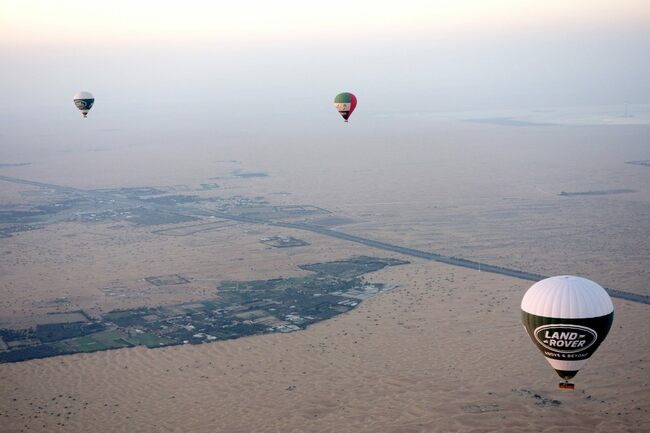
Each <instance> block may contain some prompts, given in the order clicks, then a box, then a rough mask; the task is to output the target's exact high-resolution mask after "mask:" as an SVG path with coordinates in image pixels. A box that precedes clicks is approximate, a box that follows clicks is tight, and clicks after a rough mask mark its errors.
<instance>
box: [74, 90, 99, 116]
mask: <svg viewBox="0 0 650 433" xmlns="http://www.w3.org/2000/svg"><path fill="white" fill-rule="evenodd" d="M72 100H73V101H74V105H76V106H77V108H78V109H79V111H81V114H83V115H84V118H86V116H87V115H88V111H89V110H90V109H91V108H93V104H94V103H95V97H94V96H93V95H92V93H90V92H79V93H77V94H76V95H74V97H73V98H72Z"/></svg>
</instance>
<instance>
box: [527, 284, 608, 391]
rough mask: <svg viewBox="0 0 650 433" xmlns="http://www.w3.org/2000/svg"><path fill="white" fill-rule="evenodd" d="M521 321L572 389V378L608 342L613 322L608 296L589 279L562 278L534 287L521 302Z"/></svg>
mask: <svg viewBox="0 0 650 433" xmlns="http://www.w3.org/2000/svg"><path fill="white" fill-rule="evenodd" d="M521 319H522V322H523V324H524V327H525V328H526V332H528V335H529V336H530V338H531V339H532V340H533V343H535V345H536V346H537V348H538V349H539V350H540V351H541V352H542V353H543V354H544V357H545V358H546V360H547V361H548V362H549V364H551V367H553V368H554V369H555V371H556V372H557V374H558V375H559V376H560V377H561V378H562V379H564V382H563V383H560V388H565V389H573V388H574V385H573V384H572V383H569V379H571V378H572V377H574V376H575V375H576V374H577V373H578V371H579V370H580V369H581V368H582V367H584V365H585V364H586V363H587V360H588V359H589V357H590V356H591V355H593V353H594V352H595V351H596V349H598V346H600V343H602V342H603V340H605V337H606V336H607V333H608V332H609V328H611V326H612V321H613V319H614V306H613V305H612V300H611V299H610V297H609V295H608V294H607V292H606V291H605V289H603V288H602V287H601V286H599V285H598V284H596V283H594V282H593V281H590V280H587V279H586V278H581V277H574V276H570V275H561V276H558V277H551V278H547V279H545V280H542V281H538V282H537V283H535V284H533V285H532V286H531V287H530V289H528V291H527V292H526V294H525V295H524V298H523V299H522V300H521Z"/></svg>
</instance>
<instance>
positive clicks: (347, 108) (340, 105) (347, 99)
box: [334, 92, 357, 122]
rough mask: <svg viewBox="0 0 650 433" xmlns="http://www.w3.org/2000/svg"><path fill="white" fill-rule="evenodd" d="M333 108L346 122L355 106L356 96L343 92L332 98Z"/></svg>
mask: <svg viewBox="0 0 650 433" xmlns="http://www.w3.org/2000/svg"><path fill="white" fill-rule="evenodd" d="M334 108H336V111H338V112H339V114H340V115H341V116H343V119H344V120H345V121H346V122H347V121H348V118H349V117H350V116H351V115H352V112H353V111H354V109H355V108H357V97H356V96H354V95H353V94H352V93H350V92H343V93H339V94H338V95H336V97H335V98H334Z"/></svg>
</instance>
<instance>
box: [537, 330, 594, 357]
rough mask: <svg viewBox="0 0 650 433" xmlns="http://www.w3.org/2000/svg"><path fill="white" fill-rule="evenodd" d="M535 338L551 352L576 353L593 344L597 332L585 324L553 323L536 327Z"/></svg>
mask: <svg viewBox="0 0 650 433" xmlns="http://www.w3.org/2000/svg"><path fill="white" fill-rule="evenodd" d="M535 339H537V342H538V343H539V344H540V345H542V346H544V347H545V348H546V349H548V350H552V351H553V352H559V353H576V352H582V351H584V350H586V349H587V348H589V347H590V346H591V345H593V344H594V343H595V342H596V340H597V339H598V334H597V333H596V331H594V330H593V329H591V328H587V327H586V326H579V325H563V324H555V325H544V326H540V327H539V328H536V329H535Z"/></svg>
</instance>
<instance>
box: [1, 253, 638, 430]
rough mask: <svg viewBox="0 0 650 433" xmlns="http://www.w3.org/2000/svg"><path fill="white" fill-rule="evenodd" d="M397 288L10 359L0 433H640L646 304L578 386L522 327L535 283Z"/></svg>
mask: <svg viewBox="0 0 650 433" xmlns="http://www.w3.org/2000/svg"><path fill="white" fill-rule="evenodd" d="M372 278H373V279H376V280H377V281H383V282H387V283H397V284H400V285H401V287H400V288H397V289H395V290H393V291H391V292H388V293H386V294H384V295H382V296H379V297H376V298H373V299H371V300H368V301H365V302H364V303H362V305H361V306H360V307H358V308H357V309H356V310H354V311H352V312H350V313H348V314H346V315H344V316H339V317H337V318H334V319H332V320H329V321H326V322H321V323H320V324H318V325H316V326H313V327H310V328H309V329H307V330H306V331H301V332H296V333H292V334H273V335H267V336H257V337H250V338H242V339H238V340H232V341H226V342H218V343H213V344H204V345H200V346H177V347H170V348H163V349H155V350H149V349H144V348H135V349H124V350H115V351H108V352H102V353H94V354H82V355H73V356H65V357H56V358H49V359H44V360H34V361H28V362H23V363H17V364H4V365H0V383H1V384H2V386H1V391H0V431H2V432H19V431H47V432H86V431H102V432H125V431H129V432H230V433H232V432H276V431H277V432H347V431H349V432H405V433H406V432H436V431H446V432H461V431H462V432H466V431H473V432H488V431H503V432H522V431H530V432H539V431H562V430H564V431H571V432H593V431H596V432H608V433H611V432H618V431H621V432H623V431H628V432H640V431H643V429H645V428H647V425H648V423H649V422H650V413H649V408H650V387H649V382H650V380H648V377H649V376H648V371H647V365H648V359H647V357H648V353H650V352H649V349H650V343H649V340H648V338H647V334H646V333H645V332H644V330H645V326H646V321H647V320H646V319H647V317H648V306H646V305H639V304H632V303H628V302H623V301H619V300H614V303H615V308H616V313H615V314H616V316H615V322H614V327H613V328H612V331H611V333H610V335H609V337H608V339H607V340H606V342H605V343H604V344H603V345H602V346H601V348H600V349H599V352H598V353H597V354H596V355H595V357H594V358H593V359H592V360H591V361H590V363H589V364H588V365H587V367H586V368H585V370H584V371H582V372H581V373H580V374H579V375H578V376H577V377H576V380H575V382H576V384H577V386H576V390H574V391H563V390H559V389H557V382H558V377H557V376H556V375H555V373H554V372H553V371H552V370H551V369H550V367H549V366H548V365H547V363H546V361H545V360H544V359H543V358H542V356H541V354H539V353H538V352H537V350H536V349H535V348H534V347H533V344H532V343H531V342H530V341H529V340H528V337H527V336H526V335H525V333H524V331H523V329H522V327H521V325H520V323H519V302H520V299H521V296H522V294H523V292H524V291H525V290H526V288H527V287H528V286H529V283H528V282H522V281H519V280H515V279H511V278H507V277H502V276H496V275H490V274H486V273H478V272H476V271H470V270H465V269H459V268H453V267H449V266H444V265H440V264H436V263H428V262H422V263H414V264H412V265H407V266H402V267H396V268H390V269H386V270H383V271H380V272H378V273H376V274H373V275H372Z"/></svg>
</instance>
